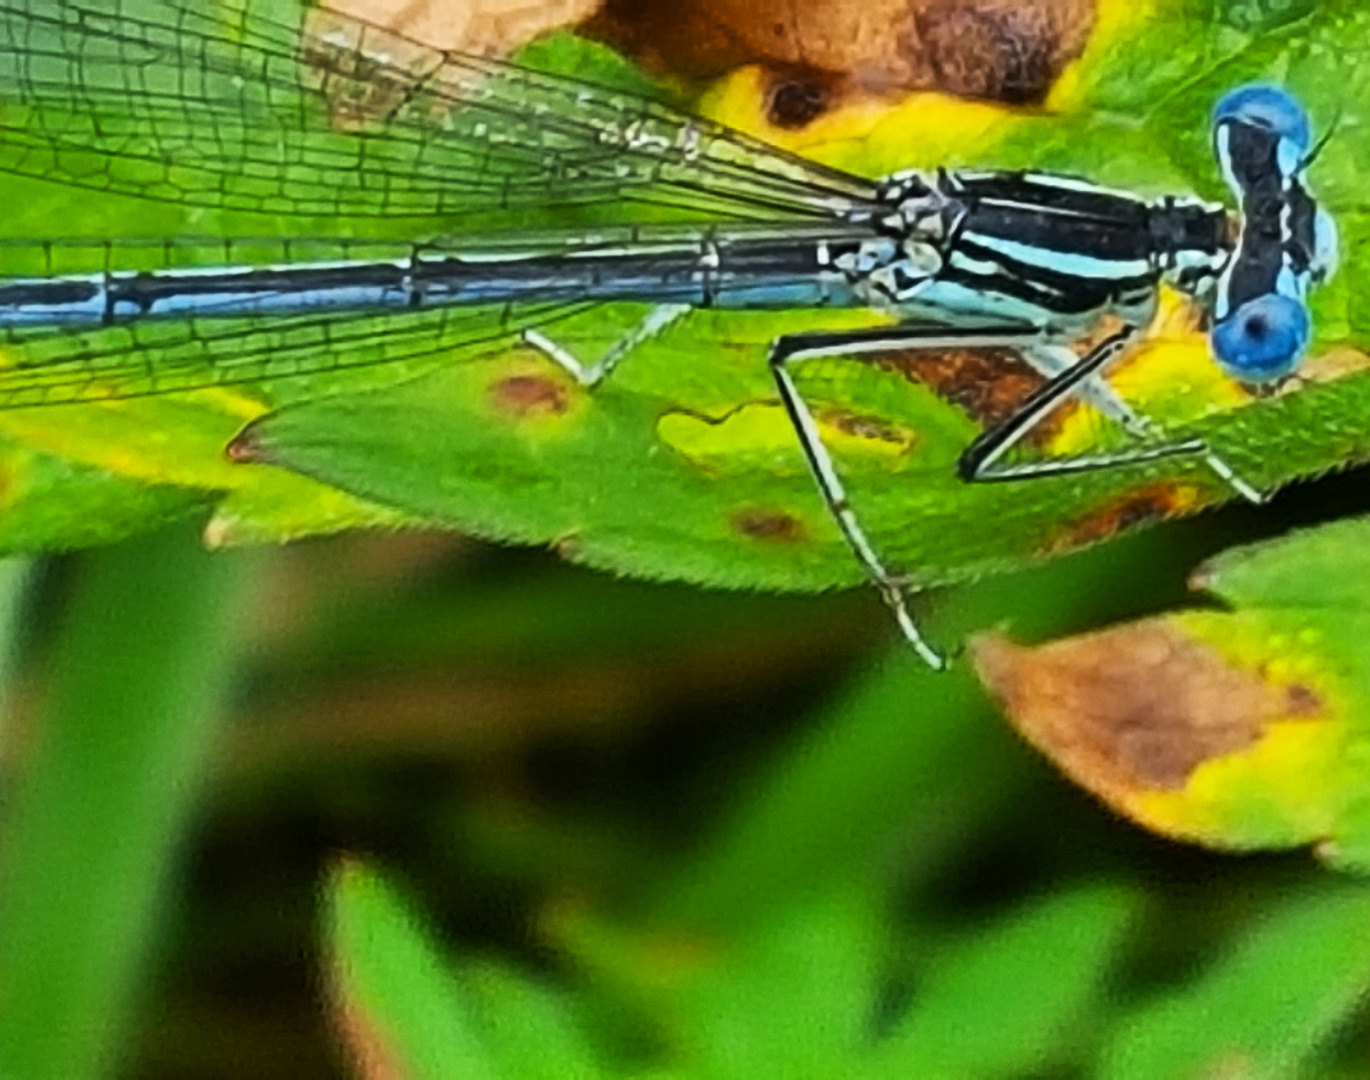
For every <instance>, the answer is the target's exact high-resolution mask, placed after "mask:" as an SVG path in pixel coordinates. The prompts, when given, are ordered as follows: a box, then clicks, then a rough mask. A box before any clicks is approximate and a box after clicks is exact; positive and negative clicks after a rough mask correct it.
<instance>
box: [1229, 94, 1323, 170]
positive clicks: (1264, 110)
mask: <svg viewBox="0 0 1370 1080" xmlns="http://www.w3.org/2000/svg"><path fill="white" fill-rule="evenodd" d="M1224 122H1228V123H1235V124H1248V125H1250V126H1252V127H1258V128H1264V129H1265V130H1267V131H1270V132H1272V133H1274V134H1275V135H1277V136H1279V137H1280V138H1281V139H1287V140H1288V141H1289V143H1290V144H1291V149H1293V151H1294V152H1295V153H1296V154H1297V155H1298V156H1299V157H1302V156H1303V155H1305V154H1307V153H1308V147H1309V143H1310V141H1311V139H1312V136H1311V135H1310V134H1309V128H1308V114H1307V113H1306V112H1304V111H1303V106H1302V105H1300V104H1299V103H1298V102H1297V101H1295V100H1294V98H1293V97H1291V96H1290V95H1289V94H1288V93H1286V92H1285V91H1284V90H1281V89H1280V88H1279V87H1278V86H1271V85H1269V84H1268V83H1251V84H1249V85H1247V86H1239V87H1238V88H1237V89H1236V90H1232V91H1229V92H1228V93H1227V94H1224V95H1223V98H1222V100H1221V101H1219V102H1218V104H1217V107H1216V108H1215V109H1214V110H1213V124H1214V126H1215V127H1216V126H1217V125H1218V124H1221V123H1224Z"/></svg>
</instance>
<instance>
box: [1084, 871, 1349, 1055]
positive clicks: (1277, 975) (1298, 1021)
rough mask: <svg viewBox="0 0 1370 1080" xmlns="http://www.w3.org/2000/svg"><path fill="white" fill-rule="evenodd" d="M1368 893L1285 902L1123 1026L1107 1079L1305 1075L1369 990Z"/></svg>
mask: <svg viewBox="0 0 1370 1080" xmlns="http://www.w3.org/2000/svg"><path fill="white" fill-rule="evenodd" d="M1368 924H1370V893H1367V890H1366V889H1364V888H1355V889H1351V888H1346V889H1330V890H1325V891H1321V892H1318V893H1314V894H1313V895H1309V896H1302V897H1297V898H1295V899H1292V900H1290V901H1289V902H1287V903H1286V904H1285V905H1284V906H1283V908H1282V909H1281V910H1277V911H1276V912H1274V913H1273V914H1271V915H1270V916H1269V917H1268V918H1267V919H1266V920H1265V921H1264V922H1263V923H1261V924H1260V925H1258V926H1256V927H1255V928H1254V929H1252V930H1251V931H1250V932H1249V933H1248V934H1247V935H1246V937H1245V939H1244V940H1243V941H1241V942H1240V943H1239V945H1238V946H1237V948H1236V949H1234V950H1233V951H1232V953H1231V954H1230V955H1229V956H1227V957H1226V958H1225V959H1224V960H1223V961H1221V962H1220V963H1218V964H1216V965H1214V966H1213V967H1211V968H1209V969H1208V970H1207V971H1205V972H1204V973H1203V974H1202V975H1200V976H1198V977H1197V978H1195V979H1194V980H1193V981H1192V983H1190V984H1189V985H1187V986H1185V987H1183V988H1182V989H1180V990H1178V991H1176V992H1174V993H1172V994H1168V995H1166V996H1165V997H1164V998H1163V999H1161V1000H1160V1001H1157V1002H1155V1003H1154V1004H1153V1005H1151V1006H1149V1007H1147V1008H1144V1009H1141V1010H1139V1011H1137V1012H1135V1013H1132V1014H1129V1015H1127V1016H1125V1017H1123V1018H1122V1020H1121V1021H1120V1023H1119V1025H1118V1028H1117V1032H1116V1034H1115V1036H1114V1038H1113V1041H1112V1044H1111V1045H1110V1046H1109V1047H1108V1048H1107V1050H1106V1052H1105V1054H1104V1057H1103V1060H1102V1062H1101V1066H1100V1069H1099V1073H1098V1075H1099V1076H1100V1077H1101V1078H1102V1080H1134V1078H1135V1080H1151V1078H1152V1077H1158V1076H1166V1077H1203V1076H1218V1075H1224V1074H1229V1073H1235V1074H1239V1075H1241V1076H1248V1077H1253V1078H1255V1077H1260V1078H1267V1077H1270V1078H1274V1077H1286V1076H1296V1075H1299V1076H1301V1075H1308V1074H1307V1073H1305V1072H1302V1071H1300V1070H1302V1069H1306V1068H1307V1067H1308V1066H1309V1065H1310V1064H1312V1063H1313V1062H1314V1060H1315V1055H1316V1053H1317V1051H1318V1050H1319V1049H1320V1048H1321V1047H1322V1046H1323V1045H1324V1044H1325V1043H1326V1042H1327V1041H1328V1039H1329V1037H1330V1036H1332V1035H1333V1034H1334V1033H1335V1032H1336V1031H1337V1029H1338V1027H1339V1026H1340V1025H1342V1024H1344V1023H1346V1022H1347V1021H1348V1020H1349V1019H1350V1018H1351V1017H1352V1015H1353V1014H1354V1012H1355V1010H1356V1009H1358V1008H1359V1007H1360V1005H1361V1004H1362V1002H1363V1001H1364V1000H1365V995H1366V993H1367V991H1370V935H1367V934H1366V932H1365V928H1366V926H1367V925H1368Z"/></svg>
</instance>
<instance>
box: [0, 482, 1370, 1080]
mask: <svg viewBox="0 0 1370 1080" xmlns="http://www.w3.org/2000/svg"><path fill="white" fill-rule="evenodd" d="M1365 502H1366V499H1365V496H1364V494H1363V476H1361V475H1357V474H1351V475H1348V476H1346V477H1343V478H1341V479H1340V480H1333V481H1325V482H1323V483H1322V484H1319V485H1312V486H1306V487H1304V488H1301V489H1296V490H1294V491H1292V492H1290V493H1288V494H1287V495H1286V496H1285V497H1284V498H1282V499H1281V500H1280V502H1279V503H1277V504H1276V507H1275V508H1274V510H1272V511H1266V512H1260V513H1258V512H1255V511H1247V510H1230V511H1225V512H1223V513H1220V514H1213V515H1209V516H1207V517H1204V518H1202V519H1199V520H1197V521H1193V522H1189V523H1184V524H1177V525H1173V526H1167V527H1164V528H1160V529H1155V530H1151V531H1148V532H1145V533H1142V534H1140V535H1138V536H1136V537H1133V538H1130V539H1128V540H1125V541H1121V542H1118V543H1114V544H1111V545H1107V546H1105V547H1103V548H1100V549H1096V550H1095V551H1092V552H1088V553H1085V554H1082V555H1077V556H1073V557H1071V558H1069V559H1065V560H1062V561H1059V562H1057V563H1054V564H1052V565H1051V566H1049V567H1047V568H1044V569H1042V570H1038V571H1034V572H1032V573H1027V574H1022V575H1019V576H1016V577H1009V578H1001V579H997V580H995V581H993V582H989V583H986V584H984V585H982V586H979V587H976V588H973V589H963V590H960V591H958V592H956V593H944V594H938V595H934V596H933V597H931V598H930V600H929V601H928V607H929V609H930V615H931V619H932V623H933V625H934V626H935V628H936V632H937V633H938V635H939V637H941V638H943V639H949V640H954V639H956V638H957V637H959V636H960V635H961V634H962V633H964V632H965V631H966V630H967V629H970V628H975V627H984V626H988V625H1001V626H1007V628H1008V629H1009V630H1010V631H1011V632H1012V633H1013V634H1014V635H1015V636H1017V637H1019V638H1022V639H1028V640H1031V639H1035V638H1038V637H1041V636H1044V635H1055V634H1059V633H1065V632H1069V631H1071V630H1074V629H1080V628H1083V627H1087V626H1094V625H1098V624H1100V623H1101V622H1105V621H1108V620H1111V619H1115V618H1122V617H1128V616H1133V615H1137V614H1141V613H1143V612H1146V611H1151V610H1161V609H1164V608H1167V607H1172V606H1174V605H1176V604H1180V603H1184V602H1187V597H1186V593H1185V587H1184V578H1185V575H1186V573H1187V572H1188V571H1189V570H1191V569H1192V568H1193V566H1194V565H1195V564H1196V563H1197V562H1198V561H1199V560H1200V559H1202V558H1203V557H1204V556H1206V555H1208V554H1210V553H1212V552H1214V551H1217V550H1221V549H1222V548H1225V547H1227V546H1230V545H1231V544H1232V543H1233V542H1235V541H1238V540H1245V539H1251V538H1253V537H1255V536H1258V535H1268V534H1271V533H1274V532H1276V531H1278V530H1279V529H1281V528H1283V527H1285V526H1287V525H1288V524H1290V523H1292V522H1301V521H1308V520H1313V519H1315V518H1317V517H1320V516H1322V515H1325V514H1327V513H1328V512H1329V511H1336V510H1339V511H1349V510H1353V509H1364V508H1365V507H1364V504H1365ZM3 583H4V589H5V617H4V627H5V632H6V653H7V655H9V656H11V658H12V659H11V662H10V664H9V666H8V668H7V677H6V680H5V687H6V693H5V712H4V724H3V728H2V729H0V748H2V752H0V765H2V767H3V789H2V790H3V795H4V801H3V822H2V824H3V830H4V831H3V836H4V840H3V848H0V1075H3V1076H4V1077H5V1078H6V1080H9V1078H26V1077H34V1078H51V1077H68V1076H70V1077H86V1076H97V1075H108V1076H121V1077H140V1078H144V1077H145V1078H163V1077H165V1078H172V1077H177V1078H181V1077H193V1078H206V1080H208V1078H228V1077H244V1076H251V1077H276V1076H280V1077H294V1078H300V1077H333V1076H345V1075H354V1076H355V1075H362V1076H367V1077H377V1078H379V1077H386V1078H389V1077H406V1078H407V1077H415V1078H419V1077H430V1076H431V1077H438V1076H441V1077H448V1076H451V1077H457V1076H462V1077H466V1076H489V1077H519V1078H522V1077H543V1076H546V1077H562V1076H653V1077H757V1076H768V1077H814V1078H819V1077H852V1076H858V1077H862V1076H886V1075H889V1076H895V1075H898V1076H918V1077H924V1076H946V1077H1056V1076H1060V1077H1085V1076H1107V1077H1170V1076H1175V1077H1181V1076H1183V1077H1191V1076H1192V1077H1247V1076H1251V1077H1257V1076H1260V1077H1266V1076H1319V1077H1323V1076H1326V1077H1334V1076H1346V1077H1350V1076H1362V1075H1370V1064H1367V1062H1370V1057H1367V1053H1368V1052H1370V1026H1367V1024H1366V1022H1365V1017H1364V1015H1363V1011H1362V1010H1361V1009H1360V1006H1359V1001H1360V999H1361V998H1362V996H1363V994H1364V991H1365V989H1366V987H1367V986H1370V934H1367V933H1366V927H1367V926H1370V887H1367V886H1365V885H1363V884H1361V883H1358V882H1355V881H1352V880H1347V879H1344V878H1341V877H1338V876H1337V875H1335V874H1333V873H1331V872H1329V871H1326V870H1323V869H1321V868H1320V867H1319V866H1318V865H1317V864H1316V863H1315V861H1314V860H1313V859H1312V857H1311V856H1310V855H1309V854H1307V853H1297V854H1292V855H1288V856H1280V857H1272V856H1259V857H1257V856H1247V857H1236V856H1223V855H1217V854H1209V853H1205V852H1203V851H1199V850H1195V849H1190V848H1185V847H1182V846H1178V845H1173V844H1170V843H1166V842H1162V841H1159V840H1156V839H1153V838H1150V837H1148V836H1147V835H1145V834H1143V833H1142V832H1140V831H1139V830H1137V829H1136V828H1134V827H1132V826H1130V825H1128V824H1126V823H1123V822H1120V821H1118V820H1116V819H1115V818H1113V817H1112V816H1111V815H1110V814H1109V813H1108V812H1107V811H1105V810H1103V809H1102V808H1100V807H1099V806H1097V805H1096V804H1094V803H1093V802H1092V801H1091V800H1090V799H1088V798H1087V797H1085V796H1083V795H1081V794H1080V793H1078V792H1076V791H1075V790H1073V789H1072V788H1071V787H1070V786H1069V785H1068V784H1067V783H1066V782H1064V781H1063V780H1061V779H1060V778H1058V777H1057V776H1056V775H1054V774H1053V773H1052V772H1051V771H1050V770H1049V768H1048V767H1047V766H1046V765H1045V764H1044V763H1043V762H1041V761H1039V760H1038V759H1037V758H1036V757H1035V756H1033V755H1032V753H1031V752H1029V751H1028V750H1027V749H1026V748H1024V747H1023V746H1022V745H1020V744H1019V743H1018V742H1017V740H1016V738H1015V737H1014V735H1013V734H1012V733H1011V732H1010V731H1009V729H1008V728H1007V726H1006V725H1005V724H1004V723H1003V721H1002V719H1001V718H1000V717H999V716H997V715H996V714H995V712H994V710H993V708H992V706H990V705H989V704H988V703H987V701H986V700H985V699H984V697H983V696H982V694H981V692H980V691H979V689H978V688H977V687H976V686H975V684H974V682H973V678H972V676H971V675H970V674H969V672H968V671H967V669H966V665H961V666H960V667H959V668H958V669H957V670H956V671H954V672H953V673H952V674H950V675H946V676H938V675H934V674H932V673H930V672H927V671H925V670H923V669H922V668H921V666H920V664H919V663H918V662H917V660H916V659H915V658H913V657H912V656H910V655H908V654H907V652H906V650H905V649H903V648H901V647H900V646H899V644H898V643H897V641H896V640H895V637H894V634H893V631H892V627H891V626H890V625H889V620H888V618H887V616H886V614H885V612H884V611H883V610H882V609H881V607H880V605H879V603H878V601H877V600H876V598H875V597H874V596H873V595H872V593H870V592H869V591H867V590H860V591H856V592H852V593H843V594H834V595H829V596H821V597H807V598H806V597H776V596H760V595H744V594H725V593H709V592H705V591H701V590H695V589H687V588H670V587H661V586H650V585H643V584H639V583H632V582H625V581H618V580H614V579H612V578H610V577H608V576H606V575H601V574H595V573H592V572H588V571H583V570H578V569H574V568H571V567H568V566H567V565H565V564H563V563H562V562H560V561H559V560H557V559H556V558H554V557H553V556H551V555H549V554H546V553H542V552H537V551H528V550H512V549H497V548H491V547H486V546H482V545H477V544H475V543H472V542H468V541H464V540H462V539H460V538H457V537H454V536H450V535H442V534H436V533H408V534H406V533H397V534H389V535H359V536H354V537H351V538H347V539H339V540H333V541H314V542H309V543H304V544H300V545H296V546H294V547H288V548H280V549H271V550H266V551H254V552H228V553H221V554H208V553H206V552H204V551H203V550H201V548H200V547H199V544H198V540H197V537H196V535H195V528H194V527H193V523H192V522H189V521H187V522H184V523H182V524H181V525H179V526H176V527H172V528H169V529H167V530H164V531H163V532H160V533H157V534H154V535H151V536H147V537H143V538H140V539H137V540H134V541H129V542H126V543H124V544H123V545H119V546H115V547H111V548H106V549H102V550H96V551H91V552H88V553H84V554H81V555H79V556H72V557H68V558H62V559H57V560H53V561H51V562H46V563H33V564H20V563H13V562H12V563H8V564H5V569H4V578H3Z"/></svg>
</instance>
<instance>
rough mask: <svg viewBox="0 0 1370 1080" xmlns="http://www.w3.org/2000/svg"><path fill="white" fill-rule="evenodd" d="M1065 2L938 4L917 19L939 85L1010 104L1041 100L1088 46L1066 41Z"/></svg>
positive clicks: (941, 87) (958, 92) (920, 37)
mask: <svg viewBox="0 0 1370 1080" xmlns="http://www.w3.org/2000/svg"><path fill="white" fill-rule="evenodd" d="M1060 6H1061V5H1050V4H1019V3H1012V4H992V3H979V4H971V3H950V4H934V5H930V6H929V7H927V8H926V9H925V10H923V11H921V12H920V13H919V14H918V15H916V16H915V18H914V25H915V26H916V28H917V38H918V41H919V43H920V44H921V46H922V50H923V54H924V56H925V57H926V63H927V64H928V66H929V67H930V68H931V69H932V72H933V76H934V79H935V81H936V85H937V86H938V88H939V89H941V90H944V91H946V92H947V93H949V94H959V95H961V96H962V97H974V98H988V99H990V100H992V101H1003V102H1007V103H1008V104H1011V105H1025V104H1029V103H1035V102H1040V101H1042V100H1043V99H1044V98H1045V97H1046V95H1047V91H1049V90H1050V89H1051V83H1052V80H1053V79H1054V78H1055V77H1056V74H1057V72H1058V71H1059V70H1060V68H1061V67H1062V66H1063V65H1064V63H1065V62H1066V61H1068V60H1070V59H1072V58H1073V57H1074V56H1075V55H1078V52H1079V49H1080V47H1081V45H1082V44H1083V43H1082V42H1081V41H1078V40H1073V39H1072V40H1069V41H1068V40H1066V39H1065V37H1064V34H1065V32H1066V31H1067V30H1068V27H1067V26H1065V25H1064V24H1062V23H1061V21H1060V20H1059V19H1057V18H1055V17H1054V16H1056V15H1057V14H1058V8H1059V7H1060Z"/></svg>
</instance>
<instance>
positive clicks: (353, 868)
mask: <svg viewBox="0 0 1370 1080" xmlns="http://www.w3.org/2000/svg"><path fill="white" fill-rule="evenodd" d="M326 936H327V940H328V943H329V946H330V949H331V952H332V960H333V984H334V993H335V995H336V999H337V1006H338V1008H339V1022H340V1023H341V1025H342V1027H343V1033H344V1035H345V1036H346V1037H347V1039H348V1042H349V1043H350V1045H351V1047H352V1049H353V1051H354V1054H355V1055H356V1057H357V1058H358V1064H359V1065H360V1066H361V1067H362V1069H363V1071H364V1072H365V1073H366V1075H376V1076H387V1077H388V1076H391V1075H395V1076H399V1077H403V1078H405V1080H446V1078H451V1080H457V1078H461V1080H480V1078H482V1077H490V1078H496V1077H505V1078H508V1080H515V1078H517V1080H525V1078H526V1080H537V1078H538V1077H547V1078H548V1080H561V1078H563V1077H564V1078H567V1080H582V1078H585V1080H588V1078H593V1077H597V1076H600V1075H602V1074H601V1071H600V1069H599V1067H598V1065H597V1064H596V1063H595V1060H594V1056H593V1054H592V1051H591V1049H590V1047H589V1046H588V1044H587V1043H586V1041H585V1039H584V1037H583V1035H582V1034H581V1032H580V1030H579V1026H578V1023H577V1021H576V1019H575V1018H574V1017H573V1015H572V1014H571V1011H570V1009H569V1008H568V1006H567V1003H566V1001H565V1000H564V998H563V997H562V996H561V995H558V994H556V993H554V992H553V991H551V990H550V989H548V988H545V987H541V986H539V985H537V984H536V983H535V982H533V981H532V980H531V979H528V978H526V977H524V976H522V975H519V974H517V973H515V972H514V971H512V970H511V969H509V968H507V967H503V966H497V965H494V964H488V963H470V962H466V963H463V964H461V965H460V966H457V965H454V964H453V963H452V962H451V961H450V960H448V959H447V958H446V957H445V956H444V955H443V950H442V949H440V948H439V947H438V945H437V943H436V941H435V940H434V935H433V933H432V931H431V930H430V929H429V928H428V927H427V926H425V925H424V923H423V920H422V918H421V916H420V915H419V913H418V912H417V911H416V909H415V908H414V906H413V904H411V903H410V902H408V900H407V899H406V898H404V897H403V896H402V895H401V894H400V892H399V891H398V890H397V889H396V887H395V886H394V885H392V884H391V883H390V882H389V881H387V880H386V879H385V877H384V876H382V875H381V874H380V873H379V872H378V871H377V870H376V869H374V868H372V867H369V866H366V865H363V864H361V863H356V862H344V863H341V864H340V865H339V866H338V867H337V869H336V870H335V872H334V874H333V876H332V879H331V881H330V883H329V890H328V909H327V926H326ZM388 1070H394V1072H393V1073H392V1072H391V1071H388Z"/></svg>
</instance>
